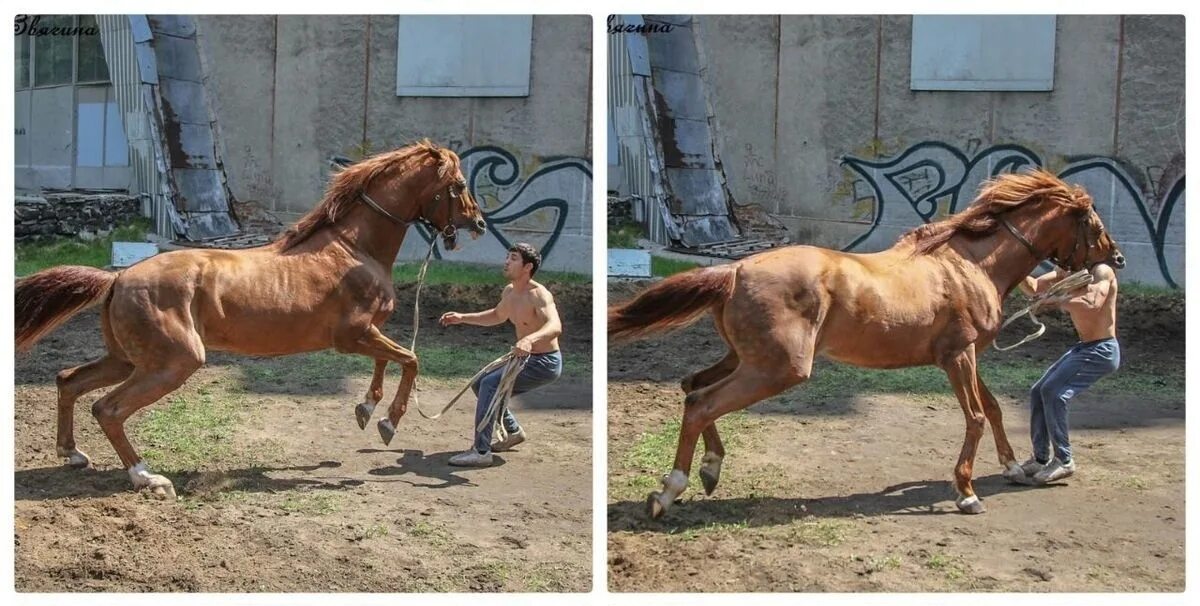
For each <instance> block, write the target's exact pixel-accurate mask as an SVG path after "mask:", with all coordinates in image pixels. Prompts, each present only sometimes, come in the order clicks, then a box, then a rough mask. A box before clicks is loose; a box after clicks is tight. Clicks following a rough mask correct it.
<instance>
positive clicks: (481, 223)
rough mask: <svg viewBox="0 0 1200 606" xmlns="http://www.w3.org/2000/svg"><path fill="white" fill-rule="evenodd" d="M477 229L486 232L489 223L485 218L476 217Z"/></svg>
mask: <svg viewBox="0 0 1200 606" xmlns="http://www.w3.org/2000/svg"><path fill="white" fill-rule="evenodd" d="M475 229H478V230H479V231H480V232H485V231H487V223H485V222H484V221H483V219H475Z"/></svg>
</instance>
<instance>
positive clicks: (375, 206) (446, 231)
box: [359, 182, 462, 238]
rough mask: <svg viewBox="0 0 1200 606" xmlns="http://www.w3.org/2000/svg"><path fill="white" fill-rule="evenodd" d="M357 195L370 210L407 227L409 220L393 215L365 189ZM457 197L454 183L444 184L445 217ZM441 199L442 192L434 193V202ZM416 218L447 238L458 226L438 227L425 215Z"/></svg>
mask: <svg viewBox="0 0 1200 606" xmlns="http://www.w3.org/2000/svg"><path fill="white" fill-rule="evenodd" d="M455 185H462V183H461V182H460V183H457V184H455ZM359 195H360V197H361V198H362V201H363V202H364V203H365V204H366V205H367V206H368V207H370V208H371V210H374V211H375V212H377V213H379V214H381V215H383V216H385V217H387V218H388V219H391V220H392V221H393V222H395V223H396V224H398V225H403V226H405V227H407V226H408V224H409V223H410V221H405V220H404V219H401V218H399V217H397V216H396V215H393V214H392V213H390V212H388V211H387V210H386V209H384V208H383V207H382V206H380V205H379V203H378V202H376V201H375V200H372V199H371V196H368V195H367V192H366V191H365V190H364V191H363V192H362V193H361V194H359ZM457 198H458V194H457V193H455V191H454V185H447V186H446V214H447V217H448V216H449V214H450V204H451V203H452V200H455V199H457ZM441 199H442V194H440V193H437V194H434V196H433V200H434V201H435V202H436V201H439V200H441ZM418 220H419V221H421V222H422V223H424V224H425V226H426V227H428V228H429V230H430V231H433V232H435V233H440V234H441V235H442V236H443V237H447V238H448V237H450V236H451V235H453V234H454V232H455V231H457V230H458V228H457V227H455V226H454V224H453V223H447V224H446V226H445V227H443V228H440V229H439V228H438V227H437V226H436V225H434V224H433V222H432V221H430V220H429V219H426V218H425V217H420V218H419V219H418Z"/></svg>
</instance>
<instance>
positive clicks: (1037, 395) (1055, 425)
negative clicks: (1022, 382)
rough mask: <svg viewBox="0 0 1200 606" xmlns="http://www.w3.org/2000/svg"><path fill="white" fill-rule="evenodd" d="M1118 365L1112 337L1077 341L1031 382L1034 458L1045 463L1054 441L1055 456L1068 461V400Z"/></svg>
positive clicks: (1031, 426)
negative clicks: (1040, 375)
mask: <svg viewBox="0 0 1200 606" xmlns="http://www.w3.org/2000/svg"><path fill="white" fill-rule="evenodd" d="M1119 366H1121V346H1120V345H1118V344H1117V340H1116V339H1115V338H1109V339H1100V340H1099V341H1089V342H1087V343H1078V344H1076V345H1075V346H1074V347H1072V348H1071V349H1069V350H1067V353H1065V354H1063V356H1062V357H1061V358H1059V359H1058V361H1057V362H1055V363H1054V364H1053V365H1051V366H1050V368H1049V369H1047V370H1046V374H1044V375H1042V378H1040V379H1038V381H1037V383H1034V384H1033V388H1032V389H1030V390H1029V405H1030V409H1029V436H1030V438H1032V439H1033V456H1034V458H1036V459H1037V460H1038V461H1040V462H1042V463H1046V462H1048V461H1049V460H1050V454H1051V452H1050V446H1051V442H1053V446H1054V452H1053V454H1054V456H1055V457H1057V458H1058V460H1060V461H1063V462H1064V463H1065V462H1067V461H1070V460H1071V439H1070V437H1068V435H1067V403H1068V402H1070V400H1071V398H1073V397H1075V396H1077V395H1079V394H1081V393H1083V391H1084V390H1085V389H1087V388H1088V387H1091V385H1092V384H1093V383H1095V382H1096V381H1098V380H1099V379H1100V377H1103V376H1104V375H1107V374H1109V373H1111V372H1113V371H1115V370H1116V369H1117V368H1118V367H1119Z"/></svg>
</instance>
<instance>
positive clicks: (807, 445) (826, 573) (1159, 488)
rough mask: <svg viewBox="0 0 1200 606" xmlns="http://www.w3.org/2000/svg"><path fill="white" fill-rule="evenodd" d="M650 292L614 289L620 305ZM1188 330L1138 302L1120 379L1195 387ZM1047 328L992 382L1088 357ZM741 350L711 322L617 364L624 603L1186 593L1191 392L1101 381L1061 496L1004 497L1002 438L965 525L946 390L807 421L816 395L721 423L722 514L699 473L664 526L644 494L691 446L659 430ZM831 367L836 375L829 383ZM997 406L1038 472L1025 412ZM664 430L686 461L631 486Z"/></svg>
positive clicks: (1008, 403) (1148, 302)
mask: <svg viewBox="0 0 1200 606" xmlns="http://www.w3.org/2000/svg"><path fill="white" fill-rule="evenodd" d="M636 286H637V285H631V284H628V283H626V284H617V285H613V286H612V287H610V295H609V300H610V302H617V301H621V300H624V299H626V298H628V297H629V296H630V295H631V293H632V292H634V290H635V288H636ZM1183 323H1184V310H1183V303H1182V297H1180V300H1179V301H1177V302H1164V301H1162V300H1161V299H1154V298H1148V297H1138V296H1127V297H1125V298H1124V299H1123V304H1122V312H1121V318H1120V320H1119V326H1120V329H1121V331H1122V341H1123V354H1122V358H1123V361H1124V362H1123V368H1122V372H1138V369H1147V368H1152V369H1156V372H1159V371H1161V372H1177V373H1180V374H1178V375H1174V376H1180V377H1181V376H1182V374H1181V373H1182V372H1183V370H1182V367H1183V360H1184V349H1185V348H1184V338H1183V335H1184V332H1183V326H1184V324H1183ZM1048 324H1049V325H1050V326H1049V329H1048V332H1047V334H1048V335H1050V336H1048V337H1046V338H1043V339H1042V340H1040V341H1037V342H1035V343H1034V344H1031V345H1029V346H1026V347H1024V348H1022V349H1021V350H1019V352H1018V353H1015V354H999V353H998V352H989V353H988V354H987V355H985V356H984V357H983V358H982V361H981V367H982V368H985V369H986V367H987V365H988V361H989V359H990V360H995V359H997V358H996V356H1000V355H1015V356H1022V357H1024V358H1025V359H1026V360H1027V361H1028V362H1029V363H1030V364H1034V365H1037V367H1039V368H1045V367H1046V366H1048V365H1049V364H1050V363H1052V362H1053V361H1054V360H1055V359H1056V357H1057V356H1058V355H1060V354H1061V353H1062V351H1064V350H1065V349H1066V347H1068V346H1069V345H1070V344H1071V341H1070V340H1068V339H1069V335H1070V332H1069V330H1070V329H1069V328H1068V325H1067V324H1066V323H1065V321H1063V320H1062V319H1058V318H1055V319H1053V321H1052V322H1048ZM1014 340H1015V338H1014ZM723 352H724V344H723V343H722V342H721V340H720V338H719V337H718V336H717V335H716V334H715V332H714V330H713V329H712V327H711V322H710V321H709V320H707V319H705V320H701V321H700V322H699V323H697V324H696V325H694V326H692V327H690V328H688V329H685V330H683V331H681V332H678V333H675V334H672V335H667V336H665V337H662V338H657V339H652V340H647V341H643V342H638V343H634V344H631V345H628V346H625V347H622V348H617V349H613V350H611V351H610V352H609V358H608V360H609V388H608V409H609V413H608V416H609V430H608V431H609V455H608V461H609V468H610V469H614V470H618V471H617V472H615V473H611V474H610V479H609V492H610V502H609V506H608V528H609V537H608V550H609V553H608V565H609V588H610V590H612V591H620V592H624V591H638V592H645V591H654V592H677V591H709V592H756V591H805V592H876V591H886V592H927V591H1020V592H1025V591H1038V592H1042V591H1056V592H1057V591H1071V592H1084V591H1087V592H1091V591H1154V592H1161V591H1166V592H1179V591H1183V589H1184V515H1185V508H1184V478H1185V475H1184V401H1183V398H1182V395H1181V394H1180V393H1179V392H1181V391H1182V390H1181V389H1176V391H1175V392H1172V393H1176V394H1178V395H1177V396H1168V395H1164V394H1162V393H1153V392H1148V393H1144V394H1132V395H1131V394H1129V393H1114V392H1113V391H1111V390H1106V388H1105V387H1104V384H1103V382H1101V383H1100V384H1097V385H1096V386H1095V387H1094V388H1093V389H1092V390H1091V391H1089V392H1087V393H1086V394H1084V395H1083V396H1081V397H1080V398H1078V400H1077V401H1076V402H1074V403H1073V404H1072V409H1071V424H1072V442H1073V447H1074V449H1075V452H1076V453H1077V454H1076V460H1077V462H1078V465H1079V471H1078V472H1077V473H1076V475H1075V476H1074V477H1073V478H1071V479H1069V480H1068V481H1065V482H1063V483H1061V484H1060V485H1056V486H1051V487H1037V488H1035V487H1027V486H1017V485H1011V484H1008V483H1006V482H1005V481H1004V480H1003V478H1002V477H1001V476H1000V472H1001V471H1002V470H1001V468H1000V466H999V464H998V462H997V457H996V454H995V446H994V443H993V442H992V438H991V434H990V432H988V433H987V434H985V437H984V439H983V441H982V442H981V446H980V449H979V457H978V458H977V460H976V465H975V477H976V479H975V489H976V491H977V493H978V494H979V495H980V497H981V498H982V499H983V502H984V504H985V506H986V507H987V513H985V514H983V515H977V516H966V515H963V514H960V513H958V511H957V509H956V508H955V506H954V501H953V499H954V490H953V485H952V483H951V481H950V479H951V469H952V467H953V465H954V462H955V460H956V459H957V456H958V452H959V449H960V447H961V445H962V439H963V430H964V426H963V419H962V413H961V410H960V409H959V407H958V404H957V401H956V400H955V399H954V397H953V395H952V394H951V393H949V391H948V388H947V393H945V394H939V393H920V394H915V395H914V394H903V393H899V394H874V395H861V396H853V397H844V398H835V399H829V400H820V401H817V402H806V403H797V399H798V397H799V396H798V395H797V394H798V393H799V392H800V391H801V390H803V389H804V387H803V386H801V387H798V388H795V389H793V390H791V391H789V392H785V393H784V394H783V395H781V396H777V397H776V398H773V399H771V400H769V401H767V402H764V403H760V404H759V405H757V406H755V407H752V408H750V409H749V412H747V413H745V414H743V415H741V416H740V417H737V418H736V419H734V420H730V418H729V417H727V418H726V420H725V421H722V422H721V424H719V426H720V427H723V428H726V429H730V432H729V433H730V434H732V435H733V439H731V438H729V437H726V446H727V456H726V458H725V461H724V467H723V469H722V477H721V485H720V486H718V488H717V489H716V491H715V492H714V493H713V495H712V496H711V497H709V496H705V495H704V491H703V489H702V488H701V487H700V482H699V480H698V479H697V478H696V476H695V471H696V470H697V469H698V466H696V467H693V477H692V478H691V482H690V484H689V488H688V491H687V492H685V493H684V494H683V500H682V502H679V503H677V504H676V506H675V508H674V509H672V510H671V511H670V512H668V513H667V515H666V516H665V518H664V519H662V520H660V521H651V520H649V519H648V518H647V517H646V515H645V504H644V498H645V494H646V491H648V490H650V489H657V488H658V482H657V480H658V478H659V477H661V474H663V473H666V472H667V471H668V466H669V465H670V457H671V456H673V452H674V444H675V439H676V433H675V432H674V431H668V432H662V431H661V428H663V427H664V424H665V423H667V422H669V421H672V420H674V421H677V420H678V419H679V418H680V416H681V413H682V392H681V391H680V390H679V387H678V381H679V380H680V379H681V378H682V377H683V376H684V375H685V374H687V373H688V372H691V371H694V370H696V369H699V368H703V367H704V366H707V365H708V364H710V363H712V362H713V361H715V360H717V359H718V358H719V357H720V355H721V354H722V353H723ZM828 364H829V363H821V362H818V365H817V366H816V368H815V369H814V380H815V379H816V377H817V373H819V372H821V370H822V369H823V368H828V367H829V366H828ZM881 372H882V371H881ZM889 372H894V371H889ZM847 391H849V392H853V391H854V390H847ZM996 395H997V397H998V398H999V400H1000V403H1001V406H1002V407H1003V411H1004V415H1005V417H1004V418H1005V422H1006V423H1005V424H1006V428H1007V431H1008V435H1009V438H1010V440H1011V442H1012V443H1013V446H1014V448H1016V449H1017V453H1018V457H1020V458H1021V459H1022V460H1024V458H1025V457H1027V456H1028V455H1029V442H1028V435H1029V433H1028V427H1029V425H1028V404H1027V401H1026V399H1025V394H1024V393H1023V391H1016V390H1012V389H1010V390H1008V391H1007V392H997V394H996ZM731 423H732V424H733V425H730V424H731ZM656 429H658V430H659V431H660V433H666V434H669V437H670V443H669V446H666V447H664V449H665V450H667V451H669V452H670V453H671V454H670V455H666V456H663V457H662V460H661V464H659V465H658V468H657V469H653V470H649V469H646V470H639V469H633V468H631V467H636V466H631V465H629V464H628V463H627V462H628V461H629V460H630V459H631V458H633V457H636V456H638V452H637V449H638V448H640V447H641V446H640V445H641V444H644V443H645V439H644V436H645V435H647V432H650V433H654V432H655V430H656ZM726 429H722V431H723V432H725V431H726ZM723 435H725V434H723ZM730 442H736V443H735V444H730ZM701 450H703V449H702V448H699V449H698V451H701ZM631 486H633V487H634V488H631ZM614 494H615V495H621V497H620V498H614V497H613V496H612V495H614Z"/></svg>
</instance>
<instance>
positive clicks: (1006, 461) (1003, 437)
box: [975, 369, 1029, 484]
mask: <svg viewBox="0 0 1200 606" xmlns="http://www.w3.org/2000/svg"><path fill="white" fill-rule="evenodd" d="M975 384H976V385H977V386H979V396H980V397H981V398H982V399H983V414H984V415H985V416H987V420H988V425H991V426H992V438H993V439H994V440H995V441H996V454H997V455H999V456H1000V465H1002V466H1003V467H1004V477H1005V478H1007V479H1009V480H1011V481H1013V482H1016V483H1018V484H1028V483H1029V479H1028V478H1026V477H1025V471H1024V470H1022V469H1021V465H1020V464H1019V463H1017V456H1016V455H1015V454H1014V453H1013V449H1012V444H1009V443H1008V435H1007V434H1005V433H1004V414H1003V413H1002V412H1001V411H1000V403H999V402H997V401H996V396H994V395H992V392H991V390H989V389H988V388H987V385H984V383H983V377H980V376H979V371H978V369H976V372H975Z"/></svg>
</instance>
